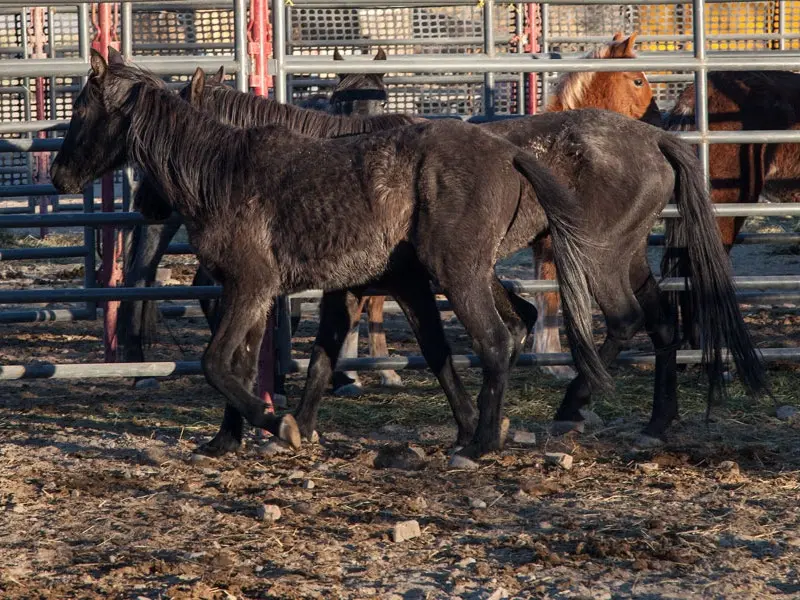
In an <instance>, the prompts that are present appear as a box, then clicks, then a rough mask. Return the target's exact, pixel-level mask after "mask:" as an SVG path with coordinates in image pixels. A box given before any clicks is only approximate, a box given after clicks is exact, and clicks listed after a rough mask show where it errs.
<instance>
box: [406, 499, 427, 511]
mask: <svg viewBox="0 0 800 600" xmlns="http://www.w3.org/2000/svg"><path fill="white" fill-rule="evenodd" d="M408 507H409V508H410V509H411V510H413V511H415V512H423V511H424V510H426V509H427V508H428V501H427V500H425V498H424V497H422V496H417V497H416V498H412V499H411V500H409V501H408Z"/></svg>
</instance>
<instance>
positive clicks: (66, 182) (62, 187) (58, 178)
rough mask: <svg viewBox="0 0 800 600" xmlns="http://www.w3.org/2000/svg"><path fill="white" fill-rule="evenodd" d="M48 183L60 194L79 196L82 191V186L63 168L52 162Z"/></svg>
mask: <svg viewBox="0 0 800 600" xmlns="http://www.w3.org/2000/svg"><path fill="white" fill-rule="evenodd" d="M50 181H52V182H53V186H54V187H55V188H56V190H58V192H59V193H60V194H79V193H81V192H82V191H83V185H82V184H81V182H80V181H78V180H77V179H76V178H75V177H73V176H72V175H71V174H70V173H67V172H66V171H65V170H64V168H63V167H62V166H61V165H60V164H58V163H57V162H54V163H53V164H52V165H51V167H50Z"/></svg>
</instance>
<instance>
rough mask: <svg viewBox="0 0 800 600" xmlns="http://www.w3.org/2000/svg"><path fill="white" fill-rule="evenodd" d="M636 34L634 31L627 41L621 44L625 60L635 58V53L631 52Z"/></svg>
mask: <svg viewBox="0 0 800 600" xmlns="http://www.w3.org/2000/svg"><path fill="white" fill-rule="evenodd" d="M636 35H637V34H636V32H635V31H634V32H633V33H632V34H631V35H630V36H629V37H628V39H627V40H625V41H624V42H622V50H623V55H624V56H625V58H636V53H635V52H634V51H633V44H634V43H635V42H636Z"/></svg>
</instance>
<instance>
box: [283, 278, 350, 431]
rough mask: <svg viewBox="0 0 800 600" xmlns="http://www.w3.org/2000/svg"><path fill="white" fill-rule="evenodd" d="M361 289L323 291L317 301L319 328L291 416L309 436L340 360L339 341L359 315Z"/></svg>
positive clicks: (340, 341)
mask: <svg viewBox="0 0 800 600" xmlns="http://www.w3.org/2000/svg"><path fill="white" fill-rule="evenodd" d="M360 300H361V298H360V292H359V293H355V292H347V291H337V292H326V293H325V294H324V295H323V296H322V300H321V301H320V304H319V331H318V332H317V337H316V339H315V340H314V347H313V348H312V349H311V360H310V361H309V365H308V373H307V375H306V385H305V389H304V390H303V396H302V398H301V399H300V403H299V404H298V405H297V408H295V411H294V416H295V419H297V426H298V428H299V429H300V434H301V435H302V436H303V437H304V438H306V439H311V437H312V435H313V433H314V429H315V428H316V426H317V413H318V411H319V403H320V401H321V400H322V395H323V393H324V392H325V386H326V385H328V382H329V381H330V379H331V373H333V369H334V367H335V366H336V362H337V361H338V360H339V356H340V352H341V349H342V344H343V342H344V340H345V337H346V336H347V332H348V331H349V330H350V328H351V325H352V323H353V321H354V320H355V321H357V320H358V318H359V316H360V315H361V307H362V305H361V302H360Z"/></svg>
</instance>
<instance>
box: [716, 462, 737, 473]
mask: <svg viewBox="0 0 800 600" xmlns="http://www.w3.org/2000/svg"><path fill="white" fill-rule="evenodd" d="M717 470H719V471H724V472H726V473H730V474H731V475H738V474H739V465H738V464H736V463H735V462H733V461H732V460H723V461H722V462H721V463H719V464H718V465H717Z"/></svg>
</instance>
